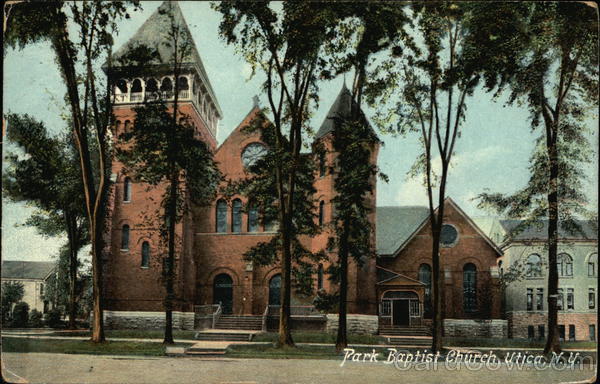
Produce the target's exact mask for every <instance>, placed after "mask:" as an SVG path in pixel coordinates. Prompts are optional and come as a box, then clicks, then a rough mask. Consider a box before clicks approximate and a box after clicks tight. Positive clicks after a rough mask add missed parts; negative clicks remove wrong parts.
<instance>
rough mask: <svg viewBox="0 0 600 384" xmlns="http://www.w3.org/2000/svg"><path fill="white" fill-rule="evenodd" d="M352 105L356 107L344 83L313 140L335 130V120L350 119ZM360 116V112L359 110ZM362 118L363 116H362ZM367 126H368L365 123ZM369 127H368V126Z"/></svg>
mask: <svg viewBox="0 0 600 384" xmlns="http://www.w3.org/2000/svg"><path fill="white" fill-rule="evenodd" d="M352 105H356V101H354V99H353V98H352V94H351V93H350V90H349V89H348V88H347V87H346V83H344V85H343V86H342V89H341V90H340V93H339V94H338V96H337V97H336V99H335V101H334V102H333V104H332V105H331V108H329V112H327V116H326V117H325V120H323V123H322V124H321V127H320V128H319V130H318V131H317V134H316V135H315V139H320V138H321V137H323V136H325V135H327V134H328V133H329V132H332V131H333V129H334V128H335V119H336V118H337V119H339V118H348V117H350V114H351V111H352ZM361 114H362V110H361ZM363 116H364V115H363ZM367 124H369V123H368V122H367ZM369 127H370V125H369Z"/></svg>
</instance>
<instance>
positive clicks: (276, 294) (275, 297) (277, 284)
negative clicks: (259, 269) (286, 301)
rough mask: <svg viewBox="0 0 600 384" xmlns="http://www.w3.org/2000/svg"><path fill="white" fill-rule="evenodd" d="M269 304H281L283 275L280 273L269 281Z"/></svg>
mask: <svg viewBox="0 0 600 384" xmlns="http://www.w3.org/2000/svg"><path fill="white" fill-rule="evenodd" d="M269 305H281V275H280V274H279V273H278V274H276V275H274V276H273V277H271V280H270V281H269Z"/></svg>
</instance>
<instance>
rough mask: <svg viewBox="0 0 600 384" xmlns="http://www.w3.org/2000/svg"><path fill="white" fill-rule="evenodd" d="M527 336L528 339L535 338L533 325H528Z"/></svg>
mask: <svg viewBox="0 0 600 384" xmlns="http://www.w3.org/2000/svg"><path fill="white" fill-rule="evenodd" d="M527 338H528V339H534V338H535V328H534V327H533V325H528V326H527Z"/></svg>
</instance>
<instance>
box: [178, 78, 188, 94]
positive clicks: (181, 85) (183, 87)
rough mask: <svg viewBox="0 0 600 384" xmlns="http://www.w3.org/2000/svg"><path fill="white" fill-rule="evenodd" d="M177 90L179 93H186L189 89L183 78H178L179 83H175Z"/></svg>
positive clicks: (186, 80) (185, 79) (186, 81)
mask: <svg viewBox="0 0 600 384" xmlns="http://www.w3.org/2000/svg"><path fill="white" fill-rule="evenodd" d="M177 88H178V89H179V90H180V91H187V90H188V89H190V85H189V83H188V79H187V77H185V76H179V81H178V82H177Z"/></svg>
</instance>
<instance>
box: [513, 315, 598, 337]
mask: <svg viewBox="0 0 600 384" xmlns="http://www.w3.org/2000/svg"><path fill="white" fill-rule="evenodd" d="M507 318H508V321H509V324H510V335H511V337H515V338H527V337H528V331H527V327H528V326H530V325H533V326H534V331H535V337H536V338H538V337H539V334H538V326H539V325H543V326H544V332H545V334H546V335H547V334H548V329H547V327H548V318H547V316H546V312H536V311H531V312H524V311H518V312H516V311H515V312H509V313H507ZM558 324H559V325H564V326H565V338H566V339H568V338H569V325H571V324H572V325H575V340H577V341H588V340H590V333H589V326H590V324H594V325H595V328H596V335H595V336H596V340H598V320H597V314H596V313H561V312H559V313H558Z"/></svg>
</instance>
